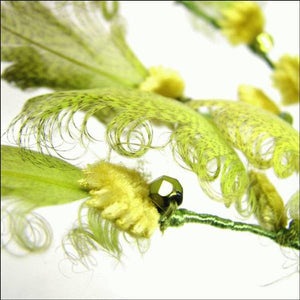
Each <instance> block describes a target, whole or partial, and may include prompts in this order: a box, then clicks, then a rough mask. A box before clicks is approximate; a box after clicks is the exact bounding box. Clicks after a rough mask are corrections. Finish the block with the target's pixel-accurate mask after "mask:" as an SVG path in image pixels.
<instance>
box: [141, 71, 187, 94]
mask: <svg viewBox="0 0 300 300" xmlns="http://www.w3.org/2000/svg"><path fill="white" fill-rule="evenodd" d="M139 89H140V90H142V91H146V92H151V93H156V94H159V95H162V96H165V97H169V98H175V99H176V98H179V97H181V96H182V95H183V91H184V82H183V80H182V78H181V77H180V75H179V74H178V72H176V71H174V70H171V69H165V68H163V67H161V66H159V67H151V68H150V69H149V76H148V77H147V78H146V79H145V81H143V82H142V83H141V84H140V86H139Z"/></svg>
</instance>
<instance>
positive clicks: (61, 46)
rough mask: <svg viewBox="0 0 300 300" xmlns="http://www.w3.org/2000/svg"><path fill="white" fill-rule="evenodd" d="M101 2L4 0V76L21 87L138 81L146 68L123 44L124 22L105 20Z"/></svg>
mask: <svg viewBox="0 0 300 300" xmlns="http://www.w3.org/2000/svg"><path fill="white" fill-rule="evenodd" d="M102 5H103V4H101V3H99V1H78V2H76V1H62V2H60V1H58V2H55V1H53V2H51V1H50V2H49V3H46V2H39V1H3V3H1V59H2V61H8V62H12V63H13V64H12V65H11V66H9V67H8V68H6V69H5V71H4V73H3V74H2V78H4V79H5V80H7V81H8V82H13V83H15V84H16V85H17V86H18V87H20V88H22V89H26V88H30V87H41V86H42V87H49V88H52V89H56V90H62V89H64V90H67V89H86V88H95V87H103V86H116V85H125V86H138V85H139V84H140V83H141V82H142V81H143V80H144V78H145V77H146V76H147V70H146V69H145V67H144V66H143V65H142V64H141V63H140V62H139V60H138V59H137V58H136V57H135V55H134V54H133V52H132V51H131V49H130V48H129V47H128V45H127V44H126V41H125V38H124V26H123V25H122V22H121V20H120V18H116V17H114V18H113V19H112V21H111V23H109V24H107V23H106V21H105V16H104V17H103V15H102V13H101V12H102V11H103V6H102Z"/></svg>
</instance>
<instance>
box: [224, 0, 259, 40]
mask: <svg viewBox="0 0 300 300" xmlns="http://www.w3.org/2000/svg"><path fill="white" fill-rule="evenodd" d="M221 13H222V18H221V20H220V21H219V25H220V27H221V30H222V33H223V34H224V35H225V36H226V37H227V38H228V40H229V41H230V43H231V44H232V45H237V44H241V43H245V44H251V43H253V42H254V40H255V38H256V37H257V35H259V34H260V33H261V32H262V31H263V28H264V22H265V21H264V16H263V13H262V11H261V8H260V6H259V5H258V4H257V3H255V2H252V1H236V2H233V3H232V5H229V6H225V8H224V9H223V10H222V11H221Z"/></svg>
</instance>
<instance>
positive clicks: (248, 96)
mask: <svg viewBox="0 0 300 300" xmlns="http://www.w3.org/2000/svg"><path fill="white" fill-rule="evenodd" d="M238 95H239V99H240V100H241V101H243V102H245V103H248V104H251V105H254V106H258V107H260V108H262V109H265V110H268V111H270V112H272V113H274V114H276V115H279V114H280V109H279V108H278V106H277V105H276V104H275V103H274V102H273V101H272V100H271V99H270V98H269V97H268V96H267V95H266V94H265V93H264V92H263V91H262V90H261V89H257V88H254V87H252V86H249V85H240V86H239V87H238Z"/></svg>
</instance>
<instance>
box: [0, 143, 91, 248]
mask: <svg viewBox="0 0 300 300" xmlns="http://www.w3.org/2000/svg"><path fill="white" fill-rule="evenodd" d="M25 153H30V155H26V156H24V154H25ZM80 178H82V174H81V170H80V169H79V168H76V167H74V166H72V165H70V164H68V163H66V162H64V161H62V160H60V159H58V158H54V157H51V156H45V155H44V154H41V153H37V152H34V151H30V150H25V149H20V148H16V147H11V146H1V195H2V197H3V200H4V201H3V206H2V208H1V219H2V220H5V224H6V226H7V227H8V228H7V230H8V235H9V237H8V241H4V240H3V241H2V247H4V248H7V246H8V244H9V242H10V241H14V242H15V243H16V244H17V245H19V246H20V247H21V248H23V249H25V250H26V251H29V252H34V251H35V252H36V251H42V250H46V249H47V248H48V247H49V245H50V243H51V229H50V227H49V225H48V223H47V222H46V220H44V219H43V218H42V217H41V216H39V215H38V214H37V213H35V212H34V211H33V210H34V209H36V208H39V207H43V206H50V205H59V204H65V203H69V202H71V201H76V200H79V199H83V198H86V197H89V194H88V193H87V192H86V191H84V190H82V189H81V188H80V186H79V184H78V183H77V181H78V180H79V179H80ZM7 249H8V248H7ZM8 250H9V249H8Z"/></svg>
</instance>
